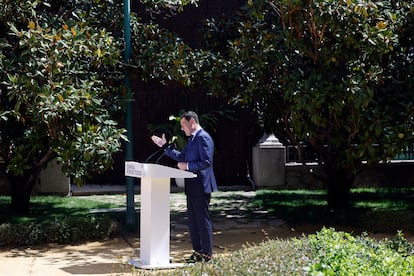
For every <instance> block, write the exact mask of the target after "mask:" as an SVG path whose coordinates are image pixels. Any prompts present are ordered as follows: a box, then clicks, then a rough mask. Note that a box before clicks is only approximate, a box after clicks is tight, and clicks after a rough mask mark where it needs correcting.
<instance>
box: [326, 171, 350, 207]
mask: <svg viewBox="0 0 414 276" xmlns="http://www.w3.org/2000/svg"><path fill="white" fill-rule="evenodd" d="M328 176H329V177H328V179H327V181H328V183H327V184H328V198H327V202H328V207H329V208H331V209H345V208H347V207H349V194H350V191H351V186H352V182H353V180H354V175H353V174H352V172H351V171H349V170H346V169H341V170H336V169H329V171H328Z"/></svg>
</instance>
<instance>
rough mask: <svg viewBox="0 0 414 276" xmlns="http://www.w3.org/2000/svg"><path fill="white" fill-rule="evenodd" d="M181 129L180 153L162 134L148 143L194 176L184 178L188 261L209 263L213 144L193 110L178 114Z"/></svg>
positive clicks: (211, 250) (211, 234)
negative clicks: (183, 142)
mask: <svg viewBox="0 0 414 276" xmlns="http://www.w3.org/2000/svg"><path fill="white" fill-rule="evenodd" d="M180 124H181V130H182V131H184V132H185V134H186V136H188V137H189V139H188V142H187V144H186V145H185V147H184V149H183V150H182V151H179V150H177V149H174V148H173V147H171V146H169V145H168V144H167V140H166V139H165V134H163V135H162V137H158V136H155V135H154V136H152V137H151V139H152V141H153V142H154V143H155V144H156V145H158V146H159V147H164V148H165V155H167V156H169V157H170V158H172V159H174V160H175V161H177V162H178V163H177V167H178V168H179V169H180V170H187V171H191V172H194V173H195V174H196V175H197V177H195V178H186V179H185V194H186V195H187V214H188V225H189V229H190V236H191V242H192V245H193V254H192V255H191V257H190V258H189V259H188V261H189V262H200V261H206V262H208V261H210V260H211V256H212V253H213V249H212V247H213V242H212V240H213V230H212V223H211V218H210V214H209V204H210V198H211V193H212V192H215V191H217V184H216V178H215V176H214V171H213V155H214V142H213V139H212V138H211V136H210V135H209V134H208V133H207V132H206V131H205V130H204V129H203V128H202V127H201V126H200V123H199V119H198V116H197V114H196V113H195V112H193V111H187V112H185V113H184V114H183V115H181V120H180Z"/></svg>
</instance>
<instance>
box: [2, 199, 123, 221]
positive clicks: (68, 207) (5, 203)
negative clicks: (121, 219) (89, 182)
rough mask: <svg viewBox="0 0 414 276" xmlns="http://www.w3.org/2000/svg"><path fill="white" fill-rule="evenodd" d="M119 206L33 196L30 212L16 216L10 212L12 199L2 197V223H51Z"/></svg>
mask: <svg viewBox="0 0 414 276" xmlns="http://www.w3.org/2000/svg"><path fill="white" fill-rule="evenodd" d="M117 206H118V205H117V204H113V203H109V202H103V201H95V200H90V199H86V198H77V197H58V196H33V197H32V198H31V200H30V211H29V213H28V214H25V215H15V214H13V213H12V212H11V211H10V197H8V196H0V223H4V222H7V223H23V222H25V223H27V222H33V223H50V222H53V221H55V220H56V219H62V218H66V217H82V216H85V215H87V214H89V213H90V210H91V209H99V208H113V207H117Z"/></svg>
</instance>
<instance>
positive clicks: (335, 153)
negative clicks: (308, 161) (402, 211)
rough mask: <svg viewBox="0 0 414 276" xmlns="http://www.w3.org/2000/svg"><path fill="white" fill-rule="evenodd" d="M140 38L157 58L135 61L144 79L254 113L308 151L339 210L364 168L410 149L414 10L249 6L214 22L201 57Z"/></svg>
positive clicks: (154, 34)
mask: <svg viewBox="0 0 414 276" xmlns="http://www.w3.org/2000/svg"><path fill="white" fill-rule="evenodd" d="M140 26H141V29H139V27H140ZM138 29H139V31H137V35H136V37H135V38H136V41H139V42H140V43H145V45H148V47H147V48H146V49H151V50H150V51H147V50H145V51H141V52H140V51H138V52H136V53H135V55H134V56H135V58H136V59H138V60H139V62H138V61H137V62H136V64H137V65H138V68H139V69H140V70H141V72H142V73H143V74H142V75H144V76H145V75H146V74H147V75H148V76H151V77H156V78H160V79H163V80H166V81H171V80H178V81H181V82H184V83H187V84H194V83H201V85H203V86H204V87H207V88H208V90H209V92H210V93H211V94H214V95H219V96H224V97H227V98H228V99H229V102H231V103H233V104H238V105H242V106H244V107H247V108H250V109H252V110H255V111H256V112H257V114H259V116H260V118H261V121H262V124H263V128H264V130H265V131H266V132H273V133H275V134H276V136H277V137H278V138H279V139H281V140H282V141H283V142H284V143H285V144H290V145H295V146H297V148H298V150H299V156H301V155H302V152H301V149H302V147H301V146H302V145H307V146H308V148H310V149H311V150H312V152H313V154H314V158H315V160H317V161H318V162H319V163H320V164H321V165H322V166H323V167H324V168H325V174H324V175H319V176H318V177H323V179H324V180H325V183H326V184H327V185H328V186H329V187H330V189H329V190H330V191H331V194H332V195H335V196H332V197H331V198H330V200H329V201H330V204H331V205H332V206H334V205H338V206H343V205H345V204H346V201H347V200H346V195H347V191H349V188H350V186H351V183H352V179H353V177H354V176H355V173H357V172H358V170H359V169H361V167H362V166H363V164H364V163H368V164H376V163H378V162H388V161H389V160H391V159H392V158H394V157H395V156H396V154H398V153H400V152H401V150H402V149H405V148H412V144H413V138H414V136H413V130H414V129H413V123H412V122H413V101H414V97H413V71H414V65H413V61H414V48H413V46H412V45H413V30H414V26H413V2H412V1H367V0H347V1H345V0H341V1H331V0H314V1H292V0H277V1H276V0H274V1H273V0H271V1H267V0H257V1H247V4H246V6H245V7H244V8H243V9H242V10H240V11H239V12H238V13H237V15H236V16H234V17H231V18H228V17H226V18H224V17H223V18H221V19H210V20H208V21H207V22H206V25H205V29H204V30H202V31H201V33H203V34H204V40H203V43H201V46H200V48H199V49H191V48H190V47H189V46H188V45H187V44H185V43H184V42H182V41H181V40H180V39H179V38H177V37H176V36H174V34H171V33H169V32H168V31H165V30H164V31H162V30H160V29H159V28H157V27H156V28H153V29H148V28H147V27H144V25H140V24H137V25H136V30H138ZM164 42H165V43H164ZM137 44H138V43H137ZM168 47H170V49H168ZM146 61H150V62H148V63H147V62H146ZM161 68H162V69H161Z"/></svg>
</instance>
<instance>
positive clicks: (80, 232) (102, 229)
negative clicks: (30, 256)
mask: <svg viewBox="0 0 414 276" xmlns="http://www.w3.org/2000/svg"><path fill="white" fill-rule="evenodd" d="M114 223H116V222H114V220H113V219H112V218H111V217H110V216H107V215H99V216H97V215H86V216H81V217H79V216H77V217H64V218H62V217H61V218H56V219H55V221H54V222H48V223H43V224H39V223H36V222H25V223H23V222H20V223H3V224H0V245H2V246H28V245H40V244H46V243H59V244H68V243H76V242H82V241H86V240H98V239H103V238H106V237H108V236H110V235H111V234H112V233H111V231H112V230H113V228H114V227H113V225H114Z"/></svg>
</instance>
